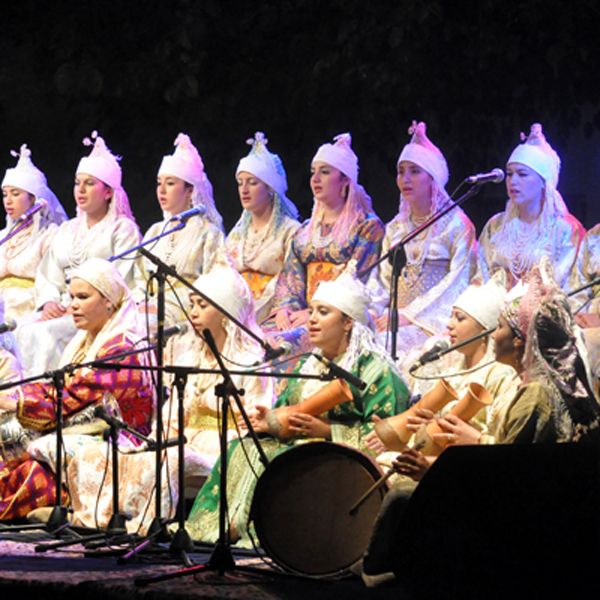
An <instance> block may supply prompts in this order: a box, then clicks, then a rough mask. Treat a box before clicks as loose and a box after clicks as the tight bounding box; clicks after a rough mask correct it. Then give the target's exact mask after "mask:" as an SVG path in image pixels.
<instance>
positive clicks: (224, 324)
mask: <svg viewBox="0 0 600 600" xmlns="http://www.w3.org/2000/svg"><path fill="white" fill-rule="evenodd" d="M221 328H222V329H227V319H226V318H225V317H223V318H222V319H221Z"/></svg>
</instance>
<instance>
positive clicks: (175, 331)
mask: <svg viewBox="0 0 600 600" xmlns="http://www.w3.org/2000/svg"><path fill="white" fill-rule="evenodd" d="M187 330H188V323H187V322H186V321H183V322H181V323H177V324H175V325H172V326H171V327H167V328H166V329H163V339H164V340H168V339H169V338H170V337H172V336H174V335H182V334H184V333H186V331H187ZM149 341H150V343H151V344H156V342H158V334H156V333H155V334H153V335H151V336H150V338H149Z"/></svg>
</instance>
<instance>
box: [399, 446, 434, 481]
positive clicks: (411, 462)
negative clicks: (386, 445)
mask: <svg viewBox="0 0 600 600" xmlns="http://www.w3.org/2000/svg"><path fill="white" fill-rule="evenodd" d="M432 462H433V458H429V457H426V456H425V455H423V454H421V453H420V452H419V451H418V450H414V449H413V448H408V449H407V450H405V451H404V452H402V454H398V456H397V457H396V458H395V460H394V462H393V463H392V468H393V469H394V470H395V471H396V472H397V473H400V475H406V476H407V477H410V478H411V479H414V480H415V481H421V479H422V478H423V476H424V475H425V473H427V471H428V470H429V467H430V466H431V463H432Z"/></svg>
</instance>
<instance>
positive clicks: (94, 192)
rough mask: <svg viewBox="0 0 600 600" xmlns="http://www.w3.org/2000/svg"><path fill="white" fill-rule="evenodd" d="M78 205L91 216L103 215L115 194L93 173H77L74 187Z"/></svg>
mask: <svg viewBox="0 0 600 600" xmlns="http://www.w3.org/2000/svg"><path fill="white" fill-rule="evenodd" d="M73 193H74V196H75V202H76V203H77V206H78V207H79V208H80V209H81V210H82V211H83V212H84V213H86V214H87V215H88V216H89V217H102V216H104V215H105V214H106V213H107V211H108V203H109V202H110V199H111V198H112V195H113V190H112V188H111V187H109V186H108V185H106V184H105V183H104V182H103V181H100V180H99V179H98V178H97V177H94V176H93V175H88V174H87V173H77V175H76V176H75V187H74V189H73Z"/></svg>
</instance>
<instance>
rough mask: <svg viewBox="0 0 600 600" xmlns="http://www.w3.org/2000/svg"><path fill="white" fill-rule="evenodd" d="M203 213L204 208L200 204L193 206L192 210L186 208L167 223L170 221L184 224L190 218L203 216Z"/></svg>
mask: <svg viewBox="0 0 600 600" xmlns="http://www.w3.org/2000/svg"><path fill="white" fill-rule="evenodd" d="M205 212H206V207H205V206H204V205H202V204H200V205H199V206H193V207H192V208H188V209H187V210H184V211H183V212H180V213H177V214H176V215H173V216H172V217H171V218H170V219H169V222H171V221H179V222H182V221H183V222H185V221H187V220H188V219H189V218H190V217H194V216H196V215H203V214H204V213H205Z"/></svg>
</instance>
